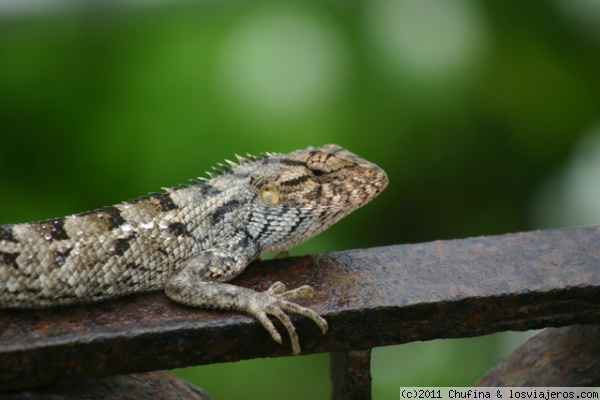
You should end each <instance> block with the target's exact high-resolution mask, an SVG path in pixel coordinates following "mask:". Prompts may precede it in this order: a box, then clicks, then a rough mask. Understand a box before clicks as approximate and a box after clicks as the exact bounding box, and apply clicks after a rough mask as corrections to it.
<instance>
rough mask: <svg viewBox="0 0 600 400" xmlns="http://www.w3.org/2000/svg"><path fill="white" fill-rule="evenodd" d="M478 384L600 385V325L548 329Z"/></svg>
mask: <svg viewBox="0 0 600 400" xmlns="http://www.w3.org/2000/svg"><path fill="white" fill-rule="evenodd" d="M475 385H476V386H554V387H559V386H600V325H575V326H567V327H562V328H549V329H546V330H544V331H543V332H542V333H540V334H538V335H537V336H535V337H533V338H531V339H529V340H528V341H527V342H526V343H525V344H523V345H522V346H520V347H519V348H518V349H517V350H515V351H514V352H513V353H512V354H511V355H509V356H508V357H507V358H505V359H504V360H502V362H500V364H498V365H497V366H496V367H494V369H492V370H491V371H489V372H488V373H487V374H486V375H485V376H484V377H483V378H481V379H480V380H479V382H477V383H476V384H475Z"/></svg>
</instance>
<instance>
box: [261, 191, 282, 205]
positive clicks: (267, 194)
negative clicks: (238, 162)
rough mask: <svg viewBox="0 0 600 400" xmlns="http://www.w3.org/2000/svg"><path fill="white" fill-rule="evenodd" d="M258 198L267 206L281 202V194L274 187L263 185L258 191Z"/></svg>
mask: <svg viewBox="0 0 600 400" xmlns="http://www.w3.org/2000/svg"><path fill="white" fill-rule="evenodd" d="M258 200H259V201H260V202H261V203H263V204H265V205H267V206H276V205H277V204H279V203H280V202H281V195H280V194H279V190H277V188H276V187H274V186H263V187H261V188H260V192H258Z"/></svg>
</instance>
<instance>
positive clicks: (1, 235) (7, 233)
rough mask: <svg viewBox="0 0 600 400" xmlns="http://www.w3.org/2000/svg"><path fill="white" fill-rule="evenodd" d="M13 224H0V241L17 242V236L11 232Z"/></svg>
mask: <svg viewBox="0 0 600 400" xmlns="http://www.w3.org/2000/svg"><path fill="white" fill-rule="evenodd" d="M13 226H14V225H2V226H0V241H1V240H4V241H6V242H15V243H19V241H18V240H17V238H16V237H15V236H14V234H13Z"/></svg>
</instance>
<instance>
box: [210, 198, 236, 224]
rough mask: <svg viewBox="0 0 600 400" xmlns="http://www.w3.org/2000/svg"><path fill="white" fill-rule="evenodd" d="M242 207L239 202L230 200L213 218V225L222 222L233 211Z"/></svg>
mask: <svg viewBox="0 0 600 400" xmlns="http://www.w3.org/2000/svg"><path fill="white" fill-rule="evenodd" d="M239 205H240V201H239V200H229V201H227V202H225V203H223V204H222V205H221V207H219V209H218V210H217V211H215V212H214V214H213V215H212V216H211V220H212V222H213V223H217V222H219V221H220V220H222V219H223V218H224V217H225V215H227V214H228V213H229V212H230V211H231V210H234V209H235V208H237V207H238V206H239Z"/></svg>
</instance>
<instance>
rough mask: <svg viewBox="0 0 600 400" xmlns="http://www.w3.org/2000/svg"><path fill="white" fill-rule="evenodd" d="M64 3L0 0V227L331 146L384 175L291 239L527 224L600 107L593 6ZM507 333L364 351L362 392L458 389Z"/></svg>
mask: <svg viewBox="0 0 600 400" xmlns="http://www.w3.org/2000/svg"><path fill="white" fill-rule="evenodd" d="M25 3H27V2H23V4H25ZM59 3H60V2H59ZM61 4H62V3H61ZM68 4H76V5H74V6H71V7H58V8H57V9H52V8H51V7H45V8H44V11H43V12H42V11H40V12H35V10H33V11H32V10H31V9H29V10H26V11H23V10H18V9H17V10H16V11H15V9H10V10H9V7H7V6H6V5H4V6H1V5H0V205H1V207H0V223H14V222H22V221H27V220H36V219H45V218H51V217H56V216H60V215H66V214H70V213H74V212H79V211H84V210H88V209H93V208H97V207H100V206H103V205H108V204H113V203H117V202H119V201H122V200H125V199H128V198H133V197H137V196H140V195H142V194H145V193H147V192H150V191H156V190H157V189H158V188H159V187H161V186H174V185H176V184H178V183H182V182H184V181H185V179H187V178H190V177H195V176H199V175H203V172H202V171H204V170H207V169H209V168H210V167H211V166H212V165H215V164H216V163H217V162H219V161H222V160H223V159H225V158H232V157H233V155H234V154H235V153H239V154H245V153H247V152H249V153H260V152H263V151H276V152H287V151H291V150H295V149H298V148H304V147H306V146H309V145H320V144H324V143H329V142H332V143H338V144H340V145H343V146H345V147H347V148H349V149H351V150H353V151H355V152H357V153H359V154H360V155H362V156H364V157H366V158H368V159H370V160H372V161H374V162H376V163H377V164H379V165H380V166H381V167H383V168H384V169H385V170H386V171H387V172H388V174H389V176H390V181H391V183H390V186H389V188H388V189H387V191H386V192H385V193H384V194H383V195H382V196H381V197H380V198H378V199H377V200H376V201H375V202H374V203H373V204H371V205H369V206H368V207H366V208H365V209H364V210H360V211H359V212H357V213H356V214H354V215H352V216H350V217H348V218H347V219H346V220H344V221H342V222H340V223H339V224H338V225H337V226H336V227H335V228H333V229H331V230H330V231H328V232H326V233H324V234H322V235H321V236H320V237H319V239H317V240H312V241H310V242H309V243H307V244H306V245H303V246H300V247H299V248H297V249H294V250H293V251H292V254H302V253H311V252H322V251H331V250H338V249H346V248H357V247H369V246H377V245H386V244H397V243H406V242H419V241H426V240H435V239H449V238H457V237H466V236H474V235H483V234H499V233H506V232H514V231H519V230H528V229H535V228H537V227H538V226H540V225H538V223H537V222H532V221H535V220H534V219H532V217H531V216H532V215H533V214H535V212H536V210H534V208H535V204H536V200H535V199H536V198H537V196H539V192H540V188H541V187H542V186H543V185H544V182H545V180H546V179H547V178H548V176H550V175H551V174H552V173H553V172H554V171H556V170H557V169H559V168H561V166H562V165H563V164H564V163H566V162H567V160H568V158H569V156H570V154H571V148H572V147H573V145H574V144H575V143H576V142H578V141H579V140H580V139H581V138H582V137H583V135H584V133H585V132H586V131H588V130H589V129H591V127H592V126H594V125H596V124H597V123H598V117H599V115H600V74H598V71H600V29H598V26H600V7H599V6H597V5H596V3H594V2H593V1H581V2H572V1H570V0H554V1H548V2H521V1H502V2H500V1H491V0H489V1H484V2H473V1H468V0H464V1H457V2H452V3H450V2H445V1H443V0H437V1H428V2H423V1H420V2H413V1H409V0H404V1H400V0H373V1H369V2H342V1H333V0H329V1H308V2H274V1H257V2H243V1H229V2H221V3H217V2H191V1H190V2H178V3H168V2H156V3H155V4H151V5H149V4H146V5H140V4H136V5H134V4H133V2H132V4H129V3H124V4H121V5H116V3H113V2H109V3H108V4H107V3H105V2H102V1H89V2H81V3H79V2H73V3H68ZM9 11H10V12H9ZM551 196H552V195H551ZM550 213H551V210H550ZM546 215H550V214H546ZM542 218H546V217H542ZM538 221H539V219H538ZM548 221H551V219H548V218H547V219H546V220H545V221H544V222H545V223H544V224H543V225H544V226H545V227H548V226H550V227H551V226H552V223H551V222H548ZM562 223H564V224H568V222H562ZM588 223H590V224H591V223H600V221H592V220H590V221H589V222H588ZM507 342H510V344H509V345H506V344H505V343H507ZM515 345H516V344H515V342H513V339H511V337H508V336H506V335H493V336H490V337H485V338H477V339H465V340H456V341H435V342H430V343H413V344H408V345H404V346H398V347H395V348H387V349H376V350H375V352H374V356H373V360H374V366H373V373H374V386H375V398H379V399H383V398H390V399H391V398H397V394H398V388H399V386H401V385H404V386H411V385H453V386H461V385H470V384H472V383H473V382H474V381H475V380H476V379H477V377H478V376H480V375H481V374H482V373H483V372H485V370H486V369H488V368H490V367H491V366H492V365H494V364H495V363H496V362H497V361H498V360H499V359H500V358H501V357H502V356H503V354H506V352H508V351H509V350H510V349H511V348H513V347H514V346H515ZM420 363H423V367H422V368H421V367H419V368H415V365H417V364H419V365H421V364H420ZM456 366H460V368H457V367H456ZM327 370H328V367H327V357H326V356H324V355H316V356H310V357H296V358H291V359H278V360H253V361H247V362H241V363H236V364H224V365H215V366H206V367H198V368H193V369H186V370H180V371H176V373H177V374H179V375H181V376H185V377H186V378H187V379H189V380H190V381H193V382H194V383H196V384H198V385H199V386H202V387H203V388H205V389H206V390H207V391H208V392H209V393H211V394H212V395H213V396H215V397H217V398H242V397H243V398H254V397H262V398H278V397H282V396H285V397H286V398H306V397H308V396H310V397H312V398H327V396H328V393H329V390H330V387H329V382H328V377H327ZM415 371H419V375H415V374H414V373H413V372H415ZM232 383H233V384H232ZM257 386H258V387H257Z"/></svg>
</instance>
